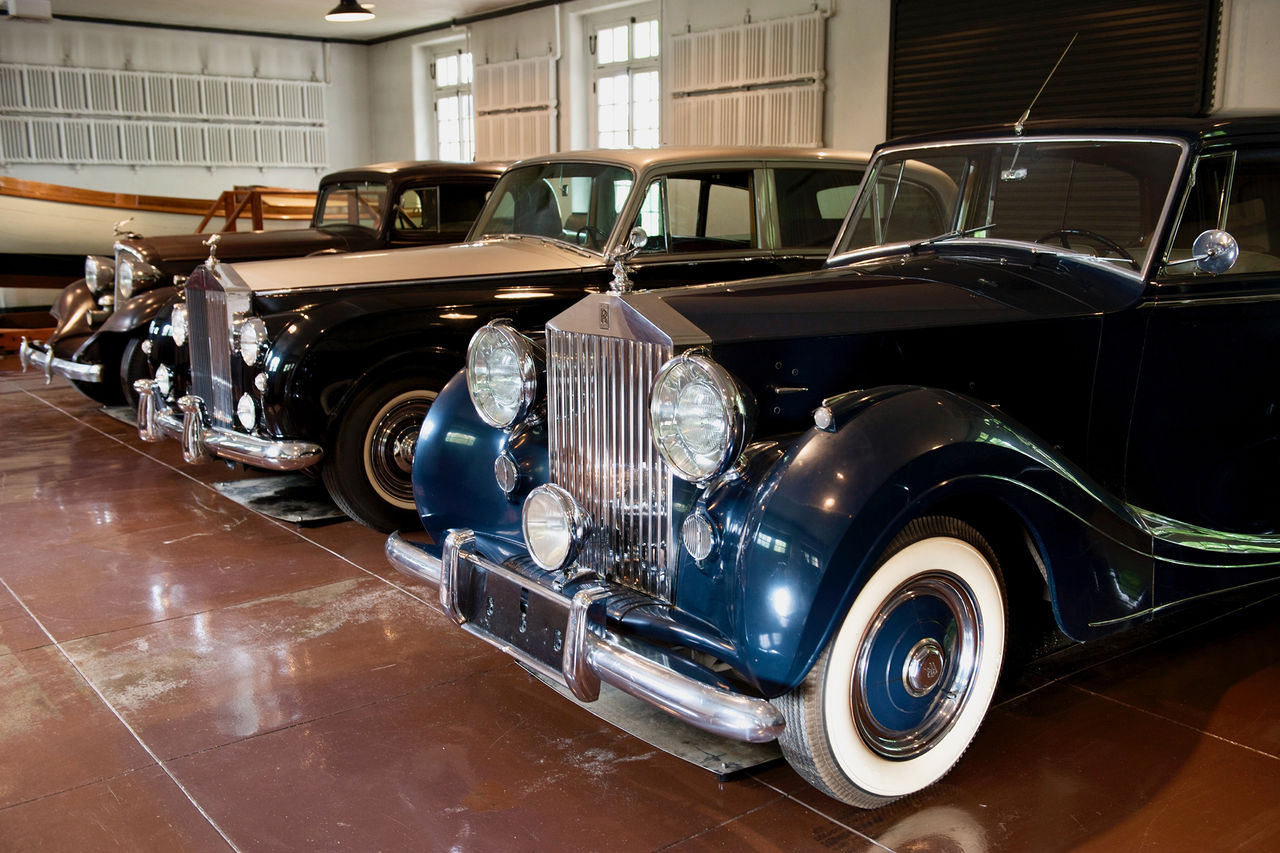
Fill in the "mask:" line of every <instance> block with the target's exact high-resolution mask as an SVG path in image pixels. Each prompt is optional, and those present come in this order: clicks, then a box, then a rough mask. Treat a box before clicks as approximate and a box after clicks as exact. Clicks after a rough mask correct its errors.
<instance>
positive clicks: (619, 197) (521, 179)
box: [472, 163, 633, 251]
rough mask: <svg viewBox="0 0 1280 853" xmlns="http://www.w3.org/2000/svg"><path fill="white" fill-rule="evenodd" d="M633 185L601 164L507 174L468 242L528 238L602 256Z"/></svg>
mask: <svg viewBox="0 0 1280 853" xmlns="http://www.w3.org/2000/svg"><path fill="white" fill-rule="evenodd" d="M632 183H633V176H632V174H631V172H630V170H628V169H625V168H623V167H621V166H609V165H604V164H601V163H544V164H540V165H530V166H521V167H518V168H515V169H511V170H509V171H508V172H507V173H506V174H504V175H503V176H502V178H501V180H499V181H498V185H497V186H496V187H495V188H494V190H493V195H491V196H490V197H489V202H488V203H487V204H486V205H485V208H484V210H483V211H481V213H480V219H479V220H478V221H477V222H476V227H475V230H474V231H473V232H472V237H473V238H479V237H496V236H501V235H503V234H529V235H532V236H535V237H551V238H553V239H556V240H563V241H565V242H567V243H572V244H574V245H577V246H585V247H586V248H588V249H594V250H596V251H600V250H601V249H603V248H604V245H605V243H606V241H607V240H608V239H609V234H610V232H611V231H612V230H613V224H614V222H616V221H617V219H618V213H619V212H620V211H621V210H622V207H623V205H624V204H626V201H627V194H628V193H629V192H630V190H631V186H632Z"/></svg>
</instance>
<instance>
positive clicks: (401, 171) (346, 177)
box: [320, 160, 507, 184]
mask: <svg viewBox="0 0 1280 853" xmlns="http://www.w3.org/2000/svg"><path fill="white" fill-rule="evenodd" d="M506 167H507V164H506V163H459V162H450V161H445V160H394V161H389V162H386V163H370V164H369V165H367V166H353V167H351V168H350V169H341V170H339V171H337V172H330V173H329V174H327V175H325V176H324V178H323V179H321V181H320V183H322V184H329V183H334V182H335V181H361V180H373V181H381V180H385V179H386V178H387V177H396V178H399V179H402V180H403V179H406V178H450V177H459V178H483V177H495V178H496V177H497V176H498V175H501V174H502V171H503V169H505V168H506Z"/></svg>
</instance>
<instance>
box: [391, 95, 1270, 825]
mask: <svg viewBox="0 0 1280 853" xmlns="http://www.w3.org/2000/svg"><path fill="white" fill-rule="evenodd" d="M1277 175H1280V120H1276V119H1258V120H1247V119H1240V120H1230V121H1227V120H1218V121H1214V120H1203V121H1198V122H1197V121H1172V122H1161V123H1152V122H1144V123H1127V124H1126V123H1120V122H1111V123H1108V124H1105V125H1082V124H1080V123H1073V124H1065V123H1048V122H1043V123H1037V124H1035V125H1033V126H1026V127H1022V126H1017V127H1014V128H1009V127H1003V128H999V129H992V130H985V131H980V132H973V133H969V134H965V135H959V136H957V135H954V134H953V135H948V136H936V137H929V138H917V139H912V140H907V141H899V142H895V143H892V144H888V145H885V146H882V147H881V148H880V149H878V151H877V153H876V157H875V159H874V161H873V163H872V166H871V171H870V172H869V174H868V179H867V180H866V181H865V182H864V184H863V186H862V190H861V192H860V195H859V197H858V199H857V201H856V202H855V204H854V207H853V209H852V210H851V212H850V215H849V217H848V219H847V220H846V221H845V224H844V227H843V230H842V232H841V235H840V237H839V240H838V242H837V244H836V246H835V248H834V250H833V252H832V255H831V257H830V259H829V260H828V263H827V265H826V267H825V268H824V269H822V270H820V271H817V272H809V273H801V274H795V275H788V276H779V277H774V278H769V279H763V280H756V281H751V282H734V283H728V284H717V285H705V286H696V287H685V288H679V289H676V290H669V291H664V292H661V293H658V292H650V293H645V292H612V293H606V294H600V295H595V296H590V297H588V298H587V299H584V300H583V301H581V302H580V303H578V304H577V305H575V306H574V307H572V308H570V309H569V310H567V311H565V312H563V313H561V314H560V315H559V316H557V317H555V318H554V319H553V320H551V322H550V323H549V324H548V325H547V327H546V333H545V337H539V338H533V339H531V338H528V337H525V336H523V335H520V334H518V333H516V332H515V331H514V330H513V329H512V328H511V327H509V326H507V325H504V324H502V323H501V322H493V323H490V324H489V325H488V326H486V327H485V328H484V329H482V330H481V331H480V332H478V333H477V334H476V336H475V337H474V338H473V340H472V343H471V347H470V353H469V359H468V368H467V370H466V371H465V373H464V374H460V375H459V376H457V377H455V379H454V380H453V381H452V382H450V383H449V385H448V386H447V387H446V388H445V389H444V390H443V391H442V392H441V394H440V396H439V398H438V399H437V401H436V403H435V405H434V406H433V407H432V409H431V412H430V415H429V417H428V418H427V419H426V422H425V423H424V424H423V428H422V432H421V434H420V437H419V441H418V447H417V452H416V457H415V463H414V486H415V496H416V499H417V504H418V508H419V511H420V514H421V516H422V520H423V523H424V524H425V526H426V529H427V531H428V533H429V534H430V535H431V537H432V538H433V539H434V542H435V544H434V545H425V546H419V545H415V544H413V543H410V542H408V541H406V540H404V539H402V538H400V537H392V538H391V539H390V540H389V541H388V544H387V552H388V556H389V557H390V558H391V561H392V562H393V563H394V564H396V565H397V567H399V568H401V569H402V570H404V571H406V572H408V573H410V574H413V575H415V576H418V577H422V578H426V579H428V580H431V581H433V582H436V583H438V584H439V587H440V596H441V601H442V603H443V604H444V606H445V608H446V609H447V611H448V613H449V614H450V615H451V616H452V617H453V618H454V619H455V620H456V621H457V622H458V623H460V624H461V625H462V626H463V627H464V628H466V629H468V630H469V631H471V632H473V633H475V634H477V635H479V636H481V637H483V638H485V639H486V640H488V641H490V642H492V643H494V644H495V645H497V646H499V647H500V648H503V649H506V650H507V651H509V652H510V653H511V654H513V655H515V656H516V657H518V658H519V659H520V660H522V661H523V662H524V663H526V664H527V665H529V666H531V667H533V668H535V669H536V670H538V671H540V672H542V673H543V674H546V675H549V676H552V677H554V678H556V679H558V680H559V681H562V682H563V683H565V684H566V685H567V686H568V687H569V688H570V689H571V690H572V691H573V693H574V694H575V695H577V696H578V697H579V698H581V699H583V700H591V699H593V698H594V697H595V696H596V695H597V691H598V689H599V685H600V682H601V681H604V682H606V683H609V684H613V685H615V686H617V687H619V688H621V689H622V690H624V691H627V692H629V693H632V694H634V695H636V696H639V697H641V698H642V699H644V700H646V701H648V702H650V703H652V704H654V705H656V706H657V707H659V708H662V709H663V710H665V711H667V712H669V713H671V714H673V715H675V716H676V717H678V718H681V719H683V720H686V721H687V722H689V723H691V724H692V725H695V726H699V727H701V728H704V729H707V730H709V731H713V732H717V733H720V734H724V735H728V736H731V737H734V738H739V739H742V740H747V741H767V740H771V739H774V738H777V739H778V740H779V742H780V744H781V746H782V749H783V752H784V754H785V755H786V757H787V759H788V761H789V762H790V763H791V764H792V766H793V767H795V769H796V770H797V771H798V772H799V773H800V774H801V775H803V776H804V777H805V778H806V779H808V780H809V781H810V782H811V783H813V784H814V785H815V786H817V787H818V788H820V789H822V790H823V791H825V792H827V793H828V794H830V795H832V796H834V797H837V798H839V799H841V800H844V801H846V802H849V803H853V804H855V805H859V806H865V807H873V806H878V805H881V804H883V803H886V802H889V801H891V800H893V799H895V798H898V797H901V796H904V795H906V794H910V793H912V792H914V791H917V790H919V789H921V788H923V787H925V786H927V785H929V784H931V783H933V782H934V781H936V780H938V779H939V778H940V777H942V776H943V775H944V774H945V773H946V772H947V771H948V770H949V769H950V768H951V767H952V765H953V764H954V763H955V762H956V761H957V760H958V759H959V757H960V755H961V754H962V753H963V752H964V750H965V748H966V747H967V746H968V745H969V743H970V742H971V740H972V739H973V737H974V734H975V732H976V731H977V729H978V727H979V724H980V723H981V721H982V719H983V717H984V715H985V713H986V711H987V708H988V705H989V703H990V701H991V697H992V694H993V691H994V690H995V687H996V682H997V678H998V676H999V673H1000V671H1001V667H1002V664H1003V662H1004V659H1005V653H1006V647H1007V646H1010V647H1011V644H1010V642H1009V641H1010V639H1011V638H1016V637H1019V636H1021V632H1022V631H1023V630H1024V628H1026V627H1028V626H1031V627H1032V628H1034V627H1035V624H1036V622H1037V620H1041V619H1050V618H1051V619H1052V620H1053V622H1055V623H1056V627H1057V629H1059V630H1060V631H1061V632H1062V633H1064V634H1065V635H1067V636H1068V637H1070V638H1072V639H1075V640H1081V641H1083V640H1090V639H1094V638H1098V637H1101V636H1104V635H1107V634H1110V633H1112V632H1115V631H1118V630H1120V629H1122V628H1125V627H1127V626H1131V625H1135V624H1138V623H1142V622H1145V621H1147V620H1149V619H1151V618H1153V617H1154V616H1156V615H1157V614H1159V613H1160V612H1161V611H1164V610H1166V609H1169V608H1172V607H1175V606H1178V605H1180V604H1183V603H1185V602H1188V601H1191V600H1194V599H1198V598H1200V597H1202V596H1205V595H1207V594H1209V593H1213V592H1218V591H1222V590H1226V589H1237V588H1242V587H1247V586H1250V585H1253V584H1261V583H1264V582H1269V581H1272V580H1273V579H1275V578H1276V577H1277V575H1278V574H1280V572H1277V567H1278V566H1280V490H1278V489H1277V488H1276V483H1277V482H1280V440H1278V439H1280V380H1277V378H1276V376H1275V371H1273V370H1272V369H1271V367H1272V366H1273V365H1274V364H1275V363H1276V360H1277V347H1278V346H1280V343H1278V342H1280V299H1278V298H1277V297H1280V179H1278V178H1277ZM1045 602H1048V605H1047V606H1046V604H1045ZM1050 612H1051V617H1050V616H1049V615H1048V614H1049V613H1050ZM1032 633H1034V632H1032Z"/></svg>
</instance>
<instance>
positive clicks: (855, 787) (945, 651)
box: [774, 516, 1008, 808]
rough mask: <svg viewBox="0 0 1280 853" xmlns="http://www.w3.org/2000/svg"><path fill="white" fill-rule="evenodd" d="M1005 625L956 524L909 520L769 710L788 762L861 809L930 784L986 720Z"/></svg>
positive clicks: (997, 581)
mask: <svg viewBox="0 0 1280 853" xmlns="http://www.w3.org/2000/svg"><path fill="white" fill-rule="evenodd" d="M1007 622H1008V620H1007V619H1006V616H1005V593H1004V583H1003V580H1002V578H1001V575H1000V567H999V564H998V563H997V562H996V558H995V555H994V553H992V550H991V548H990V546H988V545H987V543H986V541H985V540H984V539H983V538H982V536H980V535H979V534H978V532H977V531H976V530H974V529H973V528H972V527H970V526H969V525H968V524H965V523H964V522H961V521H959V520H957V519H954V518H947V517H943V516H932V517H925V518H920V519H916V520H915V521H912V522H911V523H910V524H908V525H907V526H906V527H905V528H904V529H903V530H902V532H901V533H899V534H898V536H896V537H895V538H894V540H893V542H892V543H890V545H889V547H888V548H886V549H885V552H884V554H883V556H882V557H881V559H880V562H879V564H878V566H877V568H876V570H875V572H874V573H873V574H872V576H871V577H870V578H869V579H868V581H867V583H866V585H865V586H864V587H863V589H862V591H861V592H859V593H858V596H857V598H856V599H855V600H854V603H853V605H852V606H851V607H850V609H849V612H848V613H847V614H846V615H845V617H844V619H843V621H842V622H841V624H840V626H839V627H838V628H837V630H836V632H835V634H834V635H833V636H832V638H831V640H830V642H828V644H827V647H826V649H824V650H823V652H822V654H821V656H820V657H819V658H818V661H817V663H815V664H814V666H813V669H812V670H810V672H809V674H808V675H807V676H806V677H805V680H804V681H803V682H802V683H801V684H800V686H799V687H797V688H796V689H795V690H792V691H791V692H790V693H787V694H785V695H784V696H781V697H779V698H778V699H776V700H774V701H775V704H776V705H777V706H778V708H779V710H781V711H782V714H783V717H784V718H785V719H786V728H785V729H784V730H783V733H782V735H781V736H780V737H779V738H778V742H779V745H780V746H781V747H782V753H783V755H785V756H786V759H787V762H788V763H789V764H791V766H792V767H793V768H794V769H795V770H796V772H797V773H799V774H800V775H801V776H803V777H804V778H805V779H806V780H808V781H809V782H810V783H811V784H812V785H814V786H815V787H816V788H818V789H819V790H821V791H824V792H826V793H827V794H829V795H831V796H832V797H835V798H836V799H838V800H842V801H844V802H846V803H849V804H851V805H855V806H859V807H862V808H876V807H878V806H882V805H884V804H885V803H889V802H892V801H893V800H896V799H898V798H900V797H904V796H907V795H909V794H912V793H915V792H916V791H919V790H921V789H923V788H925V787H927V786H929V785H932V784H933V783H934V782H936V781H938V780H939V779H941V778H942V777H943V776H945V775H946V774H947V772H948V771H950V769H951V768H952V767H953V766H954V765H955V763H956V761H958V760H959V759H960V756H961V755H962V754H963V753H964V751H965V750H966V749H968V747H969V744H970V743H972V741H973V738H974V735H975V734H976V733H977V731H978V726H979V724H980V723H981V722H982V719H983V717H985V716H986V712H987V709H988V707H990V704H991V697H992V694H993V693H994V692H995V686H996V682H997V680H998V679H999V675H1000V666H1001V663H1002V661H1003V657H1004V646H1005V633H1006V625H1007Z"/></svg>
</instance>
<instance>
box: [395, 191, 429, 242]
mask: <svg viewBox="0 0 1280 853" xmlns="http://www.w3.org/2000/svg"><path fill="white" fill-rule="evenodd" d="M393 213H394V216H395V219H394V220H393V221H392V223H391V227H392V229H394V230H395V231H398V232H399V231H433V232H434V231H439V230H440V190H439V188H438V187H418V188H416V189H411V190H405V191H404V192H402V193H400V198H399V199H397V200H396V207H395V210H394V211H393Z"/></svg>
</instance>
